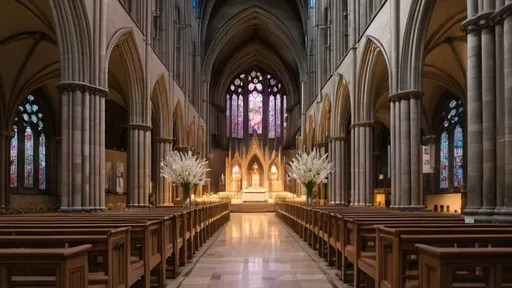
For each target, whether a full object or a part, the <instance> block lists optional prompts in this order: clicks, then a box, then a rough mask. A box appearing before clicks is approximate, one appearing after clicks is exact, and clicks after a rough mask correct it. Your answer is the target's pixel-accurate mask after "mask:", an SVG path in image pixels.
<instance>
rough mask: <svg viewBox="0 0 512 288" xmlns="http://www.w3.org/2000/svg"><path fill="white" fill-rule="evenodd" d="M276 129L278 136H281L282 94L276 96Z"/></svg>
mask: <svg viewBox="0 0 512 288" xmlns="http://www.w3.org/2000/svg"><path fill="white" fill-rule="evenodd" d="M276 115H277V116H276V131H277V137H280V136H281V95H279V94H277V97H276Z"/></svg>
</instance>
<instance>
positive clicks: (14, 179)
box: [9, 126, 18, 187]
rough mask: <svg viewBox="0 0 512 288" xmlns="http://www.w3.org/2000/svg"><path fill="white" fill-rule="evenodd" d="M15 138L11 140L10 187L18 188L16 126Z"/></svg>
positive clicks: (15, 130)
mask: <svg viewBox="0 0 512 288" xmlns="http://www.w3.org/2000/svg"><path fill="white" fill-rule="evenodd" d="M13 129H14V137H13V138H12V140H11V168H10V170H9V175H10V187H16V186H18V127H16V126H14V127H13Z"/></svg>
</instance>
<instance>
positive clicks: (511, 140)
mask: <svg viewBox="0 0 512 288" xmlns="http://www.w3.org/2000/svg"><path fill="white" fill-rule="evenodd" d="M506 3H507V4H506V5H505V6H503V7H501V8H500V10H499V11H497V15H499V16H500V22H501V21H503V42H504V49H503V55H504V61H503V63H504V83H503V84H502V85H503V86H504V98H505V101H504V102H505V125H504V126H505V132H504V133H505V141H504V142H505V143H504V146H505V167H504V172H505V180H504V182H505V183H504V185H505V191H504V200H503V209H502V210H501V212H500V213H501V214H502V215H503V216H506V217H507V219H511V218H512V177H511V176H510V175H512V80H511V79H512V1H511V0H507V1H506Z"/></svg>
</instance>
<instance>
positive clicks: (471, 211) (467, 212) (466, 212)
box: [462, 206, 482, 216]
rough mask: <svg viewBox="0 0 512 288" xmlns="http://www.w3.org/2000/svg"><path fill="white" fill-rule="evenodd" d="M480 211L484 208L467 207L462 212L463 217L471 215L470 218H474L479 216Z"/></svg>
mask: <svg viewBox="0 0 512 288" xmlns="http://www.w3.org/2000/svg"><path fill="white" fill-rule="evenodd" d="M480 209H482V207H471V206H467V207H466V208H465V209H464V211H463V212H462V214H463V215H470V216H473V215H478V212H480Z"/></svg>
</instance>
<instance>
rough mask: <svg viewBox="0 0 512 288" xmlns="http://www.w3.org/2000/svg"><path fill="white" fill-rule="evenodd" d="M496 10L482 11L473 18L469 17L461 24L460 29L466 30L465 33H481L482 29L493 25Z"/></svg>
mask: <svg viewBox="0 0 512 288" xmlns="http://www.w3.org/2000/svg"><path fill="white" fill-rule="evenodd" d="M493 12H494V11H486V12H482V13H480V14H478V15H476V16H474V17H473V18H469V19H467V20H466V21H464V22H462V24H461V25H460V29H461V30H462V31H464V33H466V35H467V34H472V33H479V32H481V31H482V29H486V28H488V27H490V26H492V24H493V23H492V21H491V16H492V15H493Z"/></svg>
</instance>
